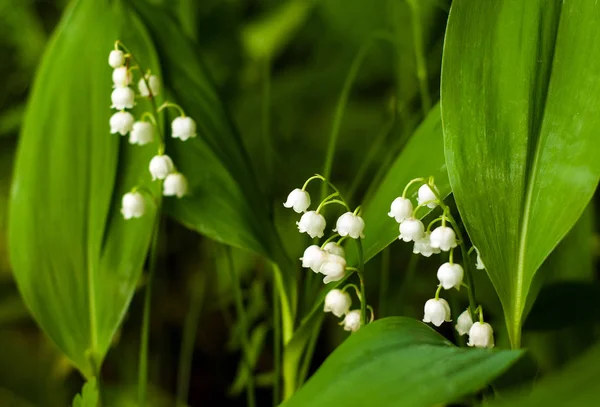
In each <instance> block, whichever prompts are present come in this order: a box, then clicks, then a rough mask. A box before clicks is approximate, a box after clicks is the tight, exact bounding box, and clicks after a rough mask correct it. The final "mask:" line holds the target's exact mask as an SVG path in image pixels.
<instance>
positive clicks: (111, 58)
mask: <svg viewBox="0 0 600 407" xmlns="http://www.w3.org/2000/svg"><path fill="white" fill-rule="evenodd" d="M108 64H109V65H110V66H111V67H113V68H118V67H120V66H123V65H124V64H125V54H124V53H123V51H121V50H118V49H115V50H112V51H110V54H108Z"/></svg>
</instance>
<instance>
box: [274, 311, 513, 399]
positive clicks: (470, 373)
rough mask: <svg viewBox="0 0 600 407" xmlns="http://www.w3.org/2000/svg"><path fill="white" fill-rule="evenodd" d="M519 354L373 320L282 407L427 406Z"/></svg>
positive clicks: (482, 381)
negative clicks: (454, 342) (474, 346)
mask: <svg viewBox="0 0 600 407" xmlns="http://www.w3.org/2000/svg"><path fill="white" fill-rule="evenodd" d="M520 355H521V352H519V351H490V350H482V349H467V348H457V347H455V346H454V345H452V344H451V343H450V342H448V341H447V340H446V339H444V338H443V337H442V336H440V335H439V334H438V333H436V332H435V331H434V330H433V329H431V328H429V327H428V326H427V325H425V324H423V323H421V322H419V321H416V320H414V319H410V318H404V317H391V318H384V319H381V320H378V321H375V322H374V323H372V324H369V325H367V326H366V327H364V328H362V329H361V330H360V331H358V332H357V333H356V334H353V335H351V336H350V338H348V339H347V340H346V341H345V342H344V343H343V344H342V345H341V346H340V347H338V348H337V349H336V350H335V351H334V352H333V353H332V354H331V356H329V358H327V360H326V361H325V362H324V363H323V365H322V366H321V368H319V370H318V371H317V372H316V373H315V374H314V376H313V377H312V378H311V379H310V380H309V381H308V382H307V383H306V385H305V386H304V387H302V388H301V389H300V390H299V391H298V393H296V394H295V395H294V396H293V397H292V398H291V399H290V400H288V401H287V402H285V403H284V404H283V406H285V407H293V406H308V405H310V406H313V407H319V406H331V405H345V406H403V407H411V406H424V407H425V406H427V407H429V406H433V405H437V404H441V403H447V402H451V401H455V400H457V399H458V398H460V397H462V396H464V395H468V394H470V393H473V392H475V391H477V390H479V389H481V388H482V387H484V386H485V385H486V384H487V383H489V382H490V381H491V380H492V379H493V378H495V377H496V376H498V375H499V374H500V373H502V372H503V371H504V370H506V369H507V368H508V367H509V366H510V365H511V364H512V363H513V362H515V361H516V360H517V359H518V358H519V356H520Z"/></svg>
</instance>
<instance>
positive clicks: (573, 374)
mask: <svg viewBox="0 0 600 407" xmlns="http://www.w3.org/2000/svg"><path fill="white" fill-rule="evenodd" d="M599 376H600V345H596V346H594V347H593V348H592V349H590V350H589V351H588V352H586V353H585V354H584V355H582V356H581V357H580V358H578V359H577V360H575V361H574V362H572V363H571V364H569V366H567V367H566V368H565V369H564V370H562V371H561V372H560V373H555V374H553V375H551V376H548V377H547V378H545V379H543V380H541V381H539V382H538V383H536V385H535V386H534V387H533V389H529V388H525V389H523V390H521V391H520V392H517V393H515V394H512V395H509V396H506V397H503V398H501V399H498V400H497V401H496V402H490V403H486V404H485V406H490V407H509V406H510V407H530V406H547V407H553V406H556V407H559V406H582V407H583V406H595V405H597V404H598V377H599Z"/></svg>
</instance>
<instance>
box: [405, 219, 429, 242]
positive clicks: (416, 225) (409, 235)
mask: <svg viewBox="0 0 600 407" xmlns="http://www.w3.org/2000/svg"><path fill="white" fill-rule="evenodd" d="M424 237H425V226H423V222H421V221H420V220H418V219H415V218H408V219H405V220H403V221H402V223H400V237H399V238H400V239H402V240H404V241H405V242H410V241H411V240H413V241H415V242H416V241H417V240H421V239H423V238H424Z"/></svg>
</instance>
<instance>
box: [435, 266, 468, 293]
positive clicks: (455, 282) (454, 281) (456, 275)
mask: <svg viewBox="0 0 600 407" xmlns="http://www.w3.org/2000/svg"><path fill="white" fill-rule="evenodd" d="M464 274H465V271H464V270H463V268H462V266H461V265H460V264H457V263H444V264H442V265H441V266H440V268H439V269H438V272H437V278H438V280H440V284H441V285H442V287H443V288H444V290H449V289H451V288H452V287H454V288H456V289H457V290H459V289H460V285H461V284H462V281H463V277H464Z"/></svg>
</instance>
